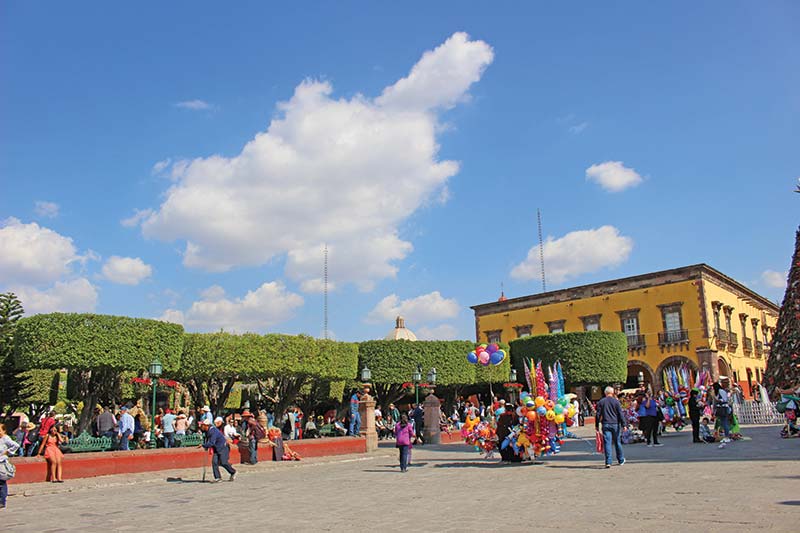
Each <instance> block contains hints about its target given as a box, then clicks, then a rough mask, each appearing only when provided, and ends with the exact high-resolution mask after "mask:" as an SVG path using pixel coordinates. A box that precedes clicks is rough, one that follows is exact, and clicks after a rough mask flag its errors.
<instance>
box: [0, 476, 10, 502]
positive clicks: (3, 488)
mask: <svg viewBox="0 0 800 533" xmlns="http://www.w3.org/2000/svg"><path fill="white" fill-rule="evenodd" d="M6 498H8V484H7V483H6V481H5V480H4V479H0V507H5V506H6Z"/></svg>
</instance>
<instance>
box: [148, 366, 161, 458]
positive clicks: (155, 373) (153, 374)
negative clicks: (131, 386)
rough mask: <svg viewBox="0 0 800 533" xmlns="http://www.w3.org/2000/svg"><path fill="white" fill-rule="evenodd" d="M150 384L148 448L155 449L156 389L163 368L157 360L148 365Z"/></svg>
mask: <svg viewBox="0 0 800 533" xmlns="http://www.w3.org/2000/svg"><path fill="white" fill-rule="evenodd" d="M148 370H149V372H150V382H151V383H152V385H153V402H152V403H151V404H150V448H155V447H156V387H158V378H159V377H160V376H161V372H162V370H164V368H163V367H162V366H161V361H159V360H158V358H156V359H153V362H152V363H150V368H149V369H148Z"/></svg>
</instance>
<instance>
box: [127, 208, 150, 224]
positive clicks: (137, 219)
mask: <svg viewBox="0 0 800 533" xmlns="http://www.w3.org/2000/svg"><path fill="white" fill-rule="evenodd" d="M152 214H153V210H152V209H134V210H133V215H131V216H130V217H128V218H123V219H122V220H120V221H119V223H120V224H122V225H123V226H125V227H126V228H135V227H136V226H138V225H139V224H141V223H142V220H144V219H146V218H147V217H149V216H151V215H152Z"/></svg>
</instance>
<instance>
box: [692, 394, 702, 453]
mask: <svg viewBox="0 0 800 533" xmlns="http://www.w3.org/2000/svg"><path fill="white" fill-rule="evenodd" d="M699 394H700V391H699V390H697V389H692V392H690V393H689V420H691V421H692V443H701V444H702V443H703V439H701V438H700V401H699V399H698V395H699Z"/></svg>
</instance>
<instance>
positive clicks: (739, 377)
mask: <svg viewBox="0 0 800 533" xmlns="http://www.w3.org/2000/svg"><path fill="white" fill-rule="evenodd" d="M472 309H473V311H474V312H475V336H476V340H477V341H478V342H498V341H503V342H508V341H511V340H513V339H516V338H519V337H524V336H526V335H540V334H548V333H552V334H557V333H561V332H568V331H591V330H607V331H622V332H624V333H625V334H626V335H627V337H628V381H627V383H626V387H635V386H636V385H637V383H638V380H639V379H640V373H641V377H643V378H644V380H645V382H646V383H651V384H653V386H654V387H655V388H656V389H658V388H661V386H662V383H661V381H662V377H661V376H662V375H663V371H664V369H665V368H667V367H669V366H677V367H680V366H681V365H687V366H688V367H689V368H690V369H691V370H692V371H693V372H697V371H698V370H700V369H703V370H706V371H708V372H710V373H711V375H712V377H713V379H717V378H720V377H726V378H728V379H730V380H731V381H733V382H736V383H738V384H739V385H740V386H741V387H742V390H743V391H744V394H745V396H747V397H751V396H752V391H753V387H754V385H755V384H756V382H760V381H761V379H762V376H763V373H764V370H765V369H766V364H767V358H768V357H769V346H770V342H771V340H772V336H773V335H774V333H775V325H776V323H777V321H778V311H779V310H778V307H777V306H776V305H775V304H774V303H772V302H770V301H769V300H768V299H767V298H765V297H763V296H761V295H759V294H757V293H755V292H753V291H752V290H750V289H749V288H747V287H745V286H744V285H742V284H741V283H739V282H737V281H735V280H733V279H731V278H729V277H728V276H726V275H725V274H723V273H721V272H719V271H718V270H715V269H714V268H711V267H710V266H708V265H706V264H699V265H692V266H687V267H682V268H676V269H672V270H665V271H662V272H654V273H650V274H643V275H640V276H633V277H629V278H623V279H618V280H611V281H604V282H600V283H594V284H591V285H584V286H580V287H573V288H569V289H563V290H558V291H551V292H545V293H541V294H535V295H531V296H523V297H521V298H511V299H507V298H505V297H504V296H501V298H500V300H498V301H496V302H491V303H486V304H481V305H475V306H473V307H472Z"/></svg>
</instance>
